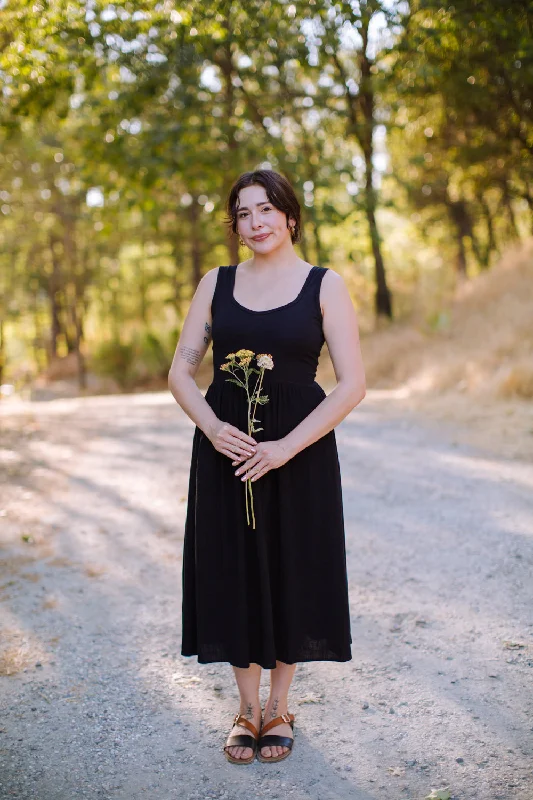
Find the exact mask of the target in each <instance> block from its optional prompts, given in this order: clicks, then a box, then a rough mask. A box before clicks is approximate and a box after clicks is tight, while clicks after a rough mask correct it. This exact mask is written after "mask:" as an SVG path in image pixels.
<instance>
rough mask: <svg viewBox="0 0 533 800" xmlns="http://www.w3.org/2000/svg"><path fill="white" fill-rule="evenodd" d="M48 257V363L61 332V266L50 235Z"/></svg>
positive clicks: (55, 354)
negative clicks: (50, 263)
mask: <svg viewBox="0 0 533 800" xmlns="http://www.w3.org/2000/svg"><path fill="white" fill-rule="evenodd" d="M49 242H50V257H51V260H52V274H51V275H50V278H49V280H48V284H47V287H46V289H47V293H48V300H49V303H50V341H49V344H48V348H47V355H48V363H50V361H51V360H52V358H55V357H56V356H57V346H58V339H59V337H60V335H61V333H62V325H61V306H60V303H59V289H60V286H61V266H60V263H59V257H58V255H57V253H56V250H55V246H56V244H58V240H57V239H55V238H54V237H53V236H50V240H49Z"/></svg>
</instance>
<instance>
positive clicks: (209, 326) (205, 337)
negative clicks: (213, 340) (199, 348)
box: [204, 322, 211, 344]
mask: <svg viewBox="0 0 533 800" xmlns="http://www.w3.org/2000/svg"><path fill="white" fill-rule="evenodd" d="M205 332H206V333H207V336H204V342H205V343H206V344H209V335H210V333H211V325H208V324H207V322H206V323H205Z"/></svg>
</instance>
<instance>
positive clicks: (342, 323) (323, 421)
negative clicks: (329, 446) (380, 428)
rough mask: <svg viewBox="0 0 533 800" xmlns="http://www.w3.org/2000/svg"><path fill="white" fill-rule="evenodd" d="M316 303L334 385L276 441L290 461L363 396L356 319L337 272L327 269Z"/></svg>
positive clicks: (363, 372) (347, 412) (335, 422)
mask: <svg viewBox="0 0 533 800" xmlns="http://www.w3.org/2000/svg"><path fill="white" fill-rule="evenodd" d="M320 300H321V306H322V314H323V323H322V324H323V330H324V337H325V339H326V343H327V346H328V350H329V354H330V356H331V361H332V363H333V369H334V370H335V377H336V379H337V385H336V386H335V388H334V389H333V391H331V392H330V393H329V394H328V396H327V397H325V398H324V399H323V400H322V402H321V403H320V404H319V405H318V406H317V407H316V408H315V409H313V411H312V412H311V413H310V414H308V415H307V417H306V418H305V419H304V420H302V422H300V424H299V425H297V426H296V428H293V430H292V431H291V432H290V433H288V434H287V436H284V437H283V439H280V440H279V442H280V444H281V445H282V447H284V448H286V450H287V452H288V454H289V457H290V458H292V457H293V456H295V455H296V453H299V452H300V450H303V449H304V448H305V447H308V446H309V445H310V444H313V442H316V441H317V440H318V439H320V438H321V437H322V436H325V434H326V433H329V431H331V430H333V428H334V427H335V426H336V425H338V424H339V422H341V421H342V420H343V419H344V418H345V417H346V416H347V415H348V414H349V413H350V411H352V409H354V408H355V406H357V405H358V404H359V403H360V402H361V400H362V399H363V398H364V396H365V394H366V382H365V370H364V366H363V359H362V356H361V346H360V343H359V329H358V325H357V316H356V313H355V309H354V307H353V303H352V299H351V297H350V294H349V292H348V288H347V286H346V284H345V282H344V279H343V278H342V276H341V275H339V274H338V273H337V272H334V271H333V270H328V271H327V272H326V274H325V275H324V277H323V278H322V285H321V288H320Z"/></svg>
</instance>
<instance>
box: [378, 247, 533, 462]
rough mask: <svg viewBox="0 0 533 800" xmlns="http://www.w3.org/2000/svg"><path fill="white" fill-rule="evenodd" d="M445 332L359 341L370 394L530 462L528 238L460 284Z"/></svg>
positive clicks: (411, 331)
mask: <svg viewBox="0 0 533 800" xmlns="http://www.w3.org/2000/svg"><path fill="white" fill-rule="evenodd" d="M444 319H447V320H448V322H447V325H446V326H442V327H441V329H440V330H439V331H436V332H431V331H429V330H427V329H426V328H424V327H423V326H420V327H415V326H409V325H396V324H393V325H391V326H390V327H388V328H387V329H385V330H381V331H378V332H376V333H374V334H371V335H369V336H367V337H364V338H363V340H362V348H363V356H364V361H365V369H366V373H367V383H368V385H369V387H371V388H375V389H399V390H400V391H399V392H398V393H397V396H400V397H402V398H403V400H402V401H401V402H400V404H401V405H403V407H405V408H410V409H412V410H414V411H416V412H417V413H419V414H423V415H424V416H427V417H429V418H430V419H434V420H437V421H439V422H445V423H451V425H453V426H454V427H455V428H456V430H457V439H459V440H461V439H462V440H464V441H468V442H470V443H472V444H474V445H476V446H477V447H481V448H482V449H485V450H487V451H490V452H493V453H497V454H499V455H503V456H505V457H510V458H525V459H527V460H533V404H532V403H531V402H530V401H531V400H532V399H533V239H530V240H528V242H526V243H525V244H522V245H521V246H520V247H513V248H510V249H509V250H508V251H507V252H506V254H505V256H504V257H503V258H502V260H501V262H500V263H499V264H498V265H497V266H495V267H494V268H493V269H492V270H491V271H490V272H487V273H484V274H482V275H480V276H478V277H477V278H475V279H474V280H471V281H468V282H465V283H463V284H462V285H461V286H460V287H459V289H458V291H457V294H456V297H455V300H454V301H453V303H452V304H451V307H450V309H449V312H448V314H447V315H446V316H445V317H444Z"/></svg>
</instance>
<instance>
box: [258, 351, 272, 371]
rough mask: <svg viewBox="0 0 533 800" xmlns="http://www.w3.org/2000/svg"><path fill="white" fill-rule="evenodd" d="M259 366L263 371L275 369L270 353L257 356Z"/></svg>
mask: <svg viewBox="0 0 533 800" xmlns="http://www.w3.org/2000/svg"><path fill="white" fill-rule="evenodd" d="M257 364H258V366H260V367H262V368H263V369H274V361H273V359H272V356H271V355H270V354H269V353H260V354H259V355H258V356H257Z"/></svg>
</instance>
